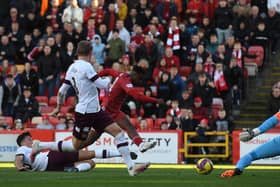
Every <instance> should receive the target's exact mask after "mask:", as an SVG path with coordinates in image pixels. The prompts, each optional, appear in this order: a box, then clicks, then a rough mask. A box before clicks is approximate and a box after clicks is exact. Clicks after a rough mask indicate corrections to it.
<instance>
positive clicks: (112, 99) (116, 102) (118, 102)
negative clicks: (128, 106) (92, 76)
mask: <svg viewBox="0 0 280 187" xmlns="http://www.w3.org/2000/svg"><path fill="white" fill-rule="evenodd" d="M105 71H106V73H104V72H105ZM112 73H113V74H112ZM105 74H110V75H112V76H113V77H115V76H116V75H117V74H116V73H115V72H110V70H109V71H108V70H104V71H103V72H100V73H99V75H100V76H101V75H105ZM128 95H130V96H132V97H133V98H134V99H136V100H139V101H143V102H157V99H156V98H152V97H148V96H145V95H144V94H143V93H139V88H137V87H133V84H132V83H131V79H130V76H129V75H128V74H127V73H120V74H119V75H118V76H117V77H116V79H115V81H114V83H113V85H112V86H111V88H110V91H109V95H108V96H107V98H105V99H104V102H103V106H104V107H105V108H106V111H108V112H110V113H118V112H120V109H121V106H122V104H123V102H124V100H125V99H126V97H127V96H128Z"/></svg>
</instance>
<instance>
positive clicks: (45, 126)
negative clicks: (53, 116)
mask: <svg viewBox="0 0 280 187" xmlns="http://www.w3.org/2000/svg"><path fill="white" fill-rule="evenodd" d="M36 128H37V129H42V130H51V129H54V126H53V125H52V124H50V122H49V116H48V115H47V114H45V115H43V116H42V123H40V124H37V126H36Z"/></svg>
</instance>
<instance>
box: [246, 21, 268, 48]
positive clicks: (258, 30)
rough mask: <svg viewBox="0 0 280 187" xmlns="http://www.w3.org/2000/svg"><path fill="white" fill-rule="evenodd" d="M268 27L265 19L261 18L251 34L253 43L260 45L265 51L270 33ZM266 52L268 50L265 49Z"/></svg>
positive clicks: (251, 42)
mask: <svg viewBox="0 0 280 187" xmlns="http://www.w3.org/2000/svg"><path fill="white" fill-rule="evenodd" d="M268 32H269V31H268V27H267V25H266V23H265V21H264V20H260V21H258V22H257V23H256V25H254V29H253V30H252V34H251V41H250V44H251V45H260V46H262V47H263V49H264V51H265V49H266V48H267V46H268V40H269V33H268ZM265 53H266V51H265Z"/></svg>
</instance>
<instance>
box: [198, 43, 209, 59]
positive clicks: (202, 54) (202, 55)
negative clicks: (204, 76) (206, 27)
mask: <svg viewBox="0 0 280 187" xmlns="http://www.w3.org/2000/svg"><path fill="white" fill-rule="evenodd" d="M208 57H209V53H208V52H207V51H205V47H204V45H202V44H199V45H198V46H197V53H196V57H195V63H196V64H199V63H202V64H204V63H205V62H206V59H207V58H208Z"/></svg>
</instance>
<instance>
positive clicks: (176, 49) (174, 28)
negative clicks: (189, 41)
mask: <svg viewBox="0 0 280 187" xmlns="http://www.w3.org/2000/svg"><path fill="white" fill-rule="evenodd" d="M167 31H168V33H167V40H166V48H171V49H172V50H173V53H174V54H175V55H176V56H178V57H180V56H181V44H180V30H179V27H178V23H177V18H176V17H174V18H172V19H171V20H170V23H169V27H168V30H167Z"/></svg>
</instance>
